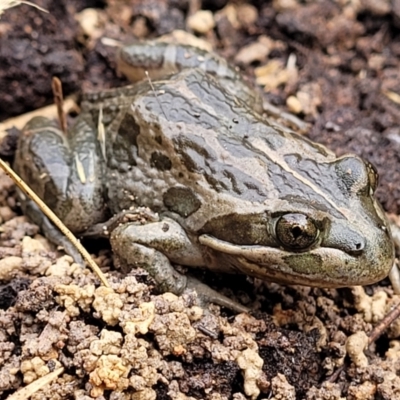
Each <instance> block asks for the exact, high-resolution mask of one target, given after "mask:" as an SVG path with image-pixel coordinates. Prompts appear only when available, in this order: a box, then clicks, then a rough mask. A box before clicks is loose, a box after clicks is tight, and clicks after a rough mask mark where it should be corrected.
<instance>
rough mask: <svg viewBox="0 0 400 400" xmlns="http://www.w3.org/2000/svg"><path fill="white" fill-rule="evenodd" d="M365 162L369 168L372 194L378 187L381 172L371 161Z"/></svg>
mask: <svg viewBox="0 0 400 400" xmlns="http://www.w3.org/2000/svg"><path fill="white" fill-rule="evenodd" d="M364 163H365V166H366V168H367V173H368V181H369V187H370V189H371V191H372V193H371V194H374V193H375V190H376V188H377V187H378V183H379V174H378V171H377V170H376V168H375V167H374V165H373V164H371V163H370V162H369V161H365V160H364Z"/></svg>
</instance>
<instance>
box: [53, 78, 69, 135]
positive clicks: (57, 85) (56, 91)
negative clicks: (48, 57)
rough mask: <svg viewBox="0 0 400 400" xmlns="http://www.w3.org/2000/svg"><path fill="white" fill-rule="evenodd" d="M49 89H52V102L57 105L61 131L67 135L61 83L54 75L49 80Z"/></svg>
mask: <svg viewBox="0 0 400 400" xmlns="http://www.w3.org/2000/svg"><path fill="white" fill-rule="evenodd" d="M51 89H52V91H53V96H54V104H55V105H56V107H57V114H58V121H59V123H60V127H61V130H62V131H63V133H64V135H67V118H66V116H65V112H64V96H63V90H62V83H61V81H60V80H59V79H58V78H57V77H56V76H53V79H52V80H51Z"/></svg>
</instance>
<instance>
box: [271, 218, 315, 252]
mask: <svg viewBox="0 0 400 400" xmlns="http://www.w3.org/2000/svg"><path fill="white" fill-rule="evenodd" d="M275 232H276V236H277V238H278V240H279V241H280V242H281V243H282V245H283V246H284V247H286V248H288V249H292V250H305V249H307V248H309V247H310V246H312V245H313V244H314V243H315V241H316V240H317V239H318V236H319V229H318V228H317V226H316V225H315V222H314V221H313V220H312V219H311V218H310V217H308V216H307V215H304V214H285V215H282V216H281V217H280V218H279V219H278V221H277V223H276V226H275Z"/></svg>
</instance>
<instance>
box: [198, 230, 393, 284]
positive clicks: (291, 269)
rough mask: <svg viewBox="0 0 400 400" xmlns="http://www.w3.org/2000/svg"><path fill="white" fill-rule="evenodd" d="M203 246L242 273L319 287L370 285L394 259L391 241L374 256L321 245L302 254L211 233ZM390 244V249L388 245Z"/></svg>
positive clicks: (384, 273) (203, 240)
mask: <svg viewBox="0 0 400 400" xmlns="http://www.w3.org/2000/svg"><path fill="white" fill-rule="evenodd" d="M199 241H200V243H201V244H202V245H204V246H207V247H209V248H211V249H212V250H214V251H216V252H218V253H219V254H222V255H223V257H224V259H225V260H227V261H228V262H229V263H230V264H231V265H232V266H233V267H234V268H235V269H236V270H237V271H238V272H239V273H243V274H246V275H250V276H254V277H256V278H259V279H262V280H269V279H270V280H272V281H274V282H281V283H286V284H297V285H306V286H317V287H331V288H338V287H347V286H355V285H369V284H372V283H375V282H378V281H380V280H381V279H383V278H385V277H386V276H387V275H388V273H389V271H390V269H391V267H392V265H393V259H392V258H391V257H387V254H389V253H388V252H393V250H392V244H391V243H390V242H387V241H386V242H384V243H383V245H386V246H382V247H381V248H380V249H379V250H376V251H380V252H381V253H382V256H381V257H380V256H379V254H377V253H376V251H375V252H374V257H371V256H370V257H368V252H363V253H362V254H359V255H352V254H348V253H346V252H344V251H342V250H339V249H335V248H331V247H319V248H315V249H312V250H309V251H306V252H302V253H292V252H289V251H287V250H283V249H280V248H274V247H268V246H260V245H236V244H232V243H229V242H225V241H223V240H220V239H217V238H215V237H213V236H210V235H201V236H200V237H199ZM389 247H390V248H389Z"/></svg>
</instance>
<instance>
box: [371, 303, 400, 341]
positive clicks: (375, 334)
mask: <svg viewBox="0 0 400 400" xmlns="http://www.w3.org/2000/svg"><path fill="white" fill-rule="evenodd" d="M399 316H400V303H399V304H398V305H397V306H396V307H395V308H393V310H391V311H389V312H388V313H387V314H386V315H385V317H383V319H382V321H381V322H379V324H378V325H377V326H375V328H374V329H372V331H371V333H370V334H369V335H368V346H370V345H371V344H372V343H374V342H375V340H376V339H378V338H379V337H380V336H381V335H382V334H383V333H384V332H385V331H386V329H387V328H388V327H389V325H390V324H391V323H392V322H393V321H394V320H395V319H396V318H398V317H399Z"/></svg>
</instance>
